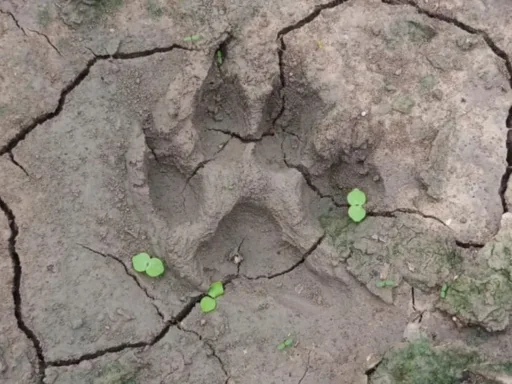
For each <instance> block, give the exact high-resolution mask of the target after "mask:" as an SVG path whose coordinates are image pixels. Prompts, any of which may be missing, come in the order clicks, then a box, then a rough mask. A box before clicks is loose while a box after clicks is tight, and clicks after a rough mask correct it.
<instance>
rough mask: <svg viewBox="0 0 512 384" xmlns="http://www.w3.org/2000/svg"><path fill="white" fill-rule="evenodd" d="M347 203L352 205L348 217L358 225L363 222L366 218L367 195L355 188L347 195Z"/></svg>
mask: <svg viewBox="0 0 512 384" xmlns="http://www.w3.org/2000/svg"><path fill="white" fill-rule="evenodd" d="M347 202H348V204H349V205H350V207H349V208H348V216H349V217H350V218H351V219H352V220H353V221H355V222H356V223H359V222H361V221H363V220H364V218H365V217H366V210H365V209H364V207H363V205H364V204H365V203H366V194H365V193H364V192H363V191H361V190H360V189H358V188H355V189H353V190H352V191H350V193H349V194H348V195H347Z"/></svg>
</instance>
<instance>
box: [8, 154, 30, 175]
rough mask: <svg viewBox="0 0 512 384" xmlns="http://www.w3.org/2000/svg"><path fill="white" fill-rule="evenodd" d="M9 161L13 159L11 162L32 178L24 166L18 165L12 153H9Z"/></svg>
mask: <svg viewBox="0 0 512 384" xmlns="http://www.w3.org/2000/svg"><path fill="white" fill-rule="evenodd" d="M9 159H11V162H12V163H13V164H14V165H15V166H17V167H18V168H19V169H21V170H22V171H23V173H24V174H25V175H27V176H28V177H30V175H29V173H28V172H27V170H26V169H25V168H24V167H23V165H21V164H20V163H18V162H17V161H16V159H15V158H14V154H13V153H12V152H10V151H9Z"/></svg>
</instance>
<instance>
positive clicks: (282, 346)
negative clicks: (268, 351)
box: [277, 337, 293, 351]
mask: <svg viewBox="0 0 512 384" xmlns="http://www.w3.org/2000/svg"><path fill="white" fill-rule="evenodd" d="M292 345H293V337H288V338H287V339H285V340H283V341H282V342H281V343H279V344H278V345H277V349H278V350H279V351H284V350H285V349H287V348H290V347H291V346H292Z"/></svg>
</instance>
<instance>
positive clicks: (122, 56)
mask: <svg viewBox="0 0 512 384" xmlns="http://www.w3.org/2000/svg"><path fill="white" fill-rule="evenodd" d="M2 13H5V12H3V11H2ZM173 49H182V50H185V51H193V50H194V49H190V48H186V47H183V46H181V45H179V44H173V45H170V46H168V47H157V48H153V49H148V50H144V51H138V52H128V53H115V54H113V55H95V56H94V57H93V58H91V59H90V60H89V61H88V62H87V64H86V65H85V67H84V68H83V69H82V70H81V71H80V72H79V73H78V75H77V76H76V77H75V78H74V79H73V80H72V81H71V82H70V83H69V84H68V85H66V86H65V87H64V89H63V90H62V91H61V93H60V96H59V100H58V102H57V107H56V108H55V109H54V110H53V111H51V112H46V113H43V114H41V115H39V116H37V117H35V118H34V119H33V121H32V122H31V123H30V124H28V125H26V126H24V127H22V128H21V129H20V131H19V132H18V133H16V135H15V136H14V137H13V138H12V139H11V140H9V142H8V143H7V144H5V145H4V146H3V147H2V148H1V149H0V156H2V155H4V154H5V153H7V152H10V151H12V150H13V149H14V148H15V147H16V146H17V145H18V143H19V142H20V141H23V140H25V138H26V137H27V135H28V134H29V133H30V132H32V131H33V130H34V129H36V128H37V127H38V126H40V125H42V124H44V123H46V122H47V121H49V120H52V119H53V118H55V117H57V116H58V115H59V114H60V113H61V112H62V110H63V108H64V104H65V103H66V98H67V96H68V95H69V94H70V93H71V91H73V90H74V89H75V88H76V87H78V86H79V85H80V84H81V83H82V81H84V80H85V78H86V77H87V76H88V75H89V73H90V71H91V68H92V67H93V66H94V65H95V64H96V63H97V62H99V61H103V60H109V59H114V60H130V59H137V58H141V57H148V56H151V55H154V54H156V53H167V52H170V51H172V50H173Z"/></svg>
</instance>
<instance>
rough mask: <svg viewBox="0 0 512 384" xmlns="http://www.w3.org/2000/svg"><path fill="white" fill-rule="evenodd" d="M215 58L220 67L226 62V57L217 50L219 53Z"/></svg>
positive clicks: (216, 53)
mask: <svg viewBox="0 0 512 384" xmlns="http://www.w3.org/2000/svg"><path fill="white" fill-rule="evenodd" d="M215 58H216V59H217V64H218V66H219V67H220V66H221V65H222V63H223V62H224V56H223V55H222V50H220V49H217V52H215Z"/></svg>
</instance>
